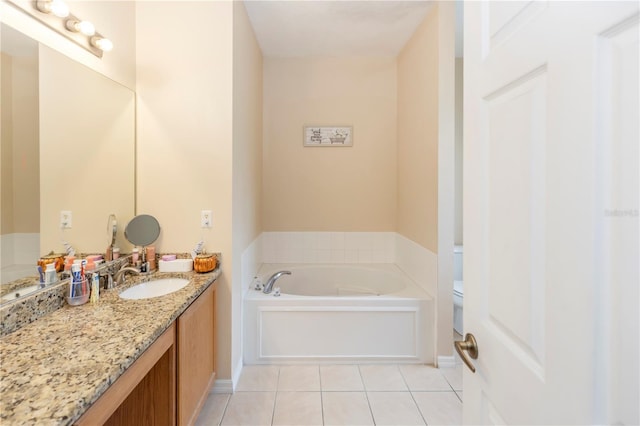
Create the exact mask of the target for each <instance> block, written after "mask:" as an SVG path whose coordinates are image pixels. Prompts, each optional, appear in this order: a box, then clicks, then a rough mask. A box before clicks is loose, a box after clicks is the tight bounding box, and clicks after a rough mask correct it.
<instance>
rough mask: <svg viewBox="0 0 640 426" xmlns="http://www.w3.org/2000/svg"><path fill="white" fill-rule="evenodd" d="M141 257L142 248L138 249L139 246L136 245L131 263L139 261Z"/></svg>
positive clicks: (132, 251) (132, 252)
mask: <svg viewBox="0 0 640 426" xmlns="http://www.w3.org/2000/svg"><path fill="white" fill-rule="evenodd" d="M139 257H140V249H138V247H134V248H133V250H131V263H133V264H134V265H135V264H136V263H137V262H138V258H139Z"/></svg>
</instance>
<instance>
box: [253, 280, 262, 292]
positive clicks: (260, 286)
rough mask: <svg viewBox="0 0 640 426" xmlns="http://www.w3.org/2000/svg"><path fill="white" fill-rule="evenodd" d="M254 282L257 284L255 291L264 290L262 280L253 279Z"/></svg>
mask: <svg viewBox="0 0 640 426" xmlns="http://www.w3.org/2000/svg"><path fill="white" fill-rule="evenodd" d="M253 282H255V283H256V284H255V286H254V287H253V289H254V290H255V291H262V289H263V288H264V286H263V285H262V281H261V280H260V278H258V277H253Z"/></svg>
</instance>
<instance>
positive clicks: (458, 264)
mask: <svg viewBox="0 0 640 426" xmlns="http://www.w3.org/2000/svg"><path fill="white" fill-rule="evenodd" d="M453 280H454V281H462V246H453Z"/></svg>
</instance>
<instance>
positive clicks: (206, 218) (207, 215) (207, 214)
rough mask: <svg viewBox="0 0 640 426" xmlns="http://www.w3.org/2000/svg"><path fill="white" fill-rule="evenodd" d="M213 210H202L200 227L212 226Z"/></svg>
mask: <svg viewBox="0 0 640 426" xmlns="http://www.w3.org/2000/svg"><path fill="white" fill-rule="evenodd" d="M212 222H213V220H212V218H211V210H202V211H201V212H200V227H201V228H211V226H212Z"/></svg>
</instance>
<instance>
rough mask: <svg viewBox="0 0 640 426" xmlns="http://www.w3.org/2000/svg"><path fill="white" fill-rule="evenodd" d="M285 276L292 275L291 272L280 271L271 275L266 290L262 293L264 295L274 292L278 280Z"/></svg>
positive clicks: (265, 286)
mask: <svg viewBox="0 0 640 426" xmlns="http://www.w3.org/2000/svg"><path fill="white" fill-rule="evenodd" d="M283 275H291V271H279V272H276V273H275V274H273V275H271V277H270V278H269V280H267V283H266V284H265V285H264V290H262V292H263V293H264V294H269V293H271V290H273V285H274V284H275V283H276V281H278V278H280V277H281V276H283Z"/></svg>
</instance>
